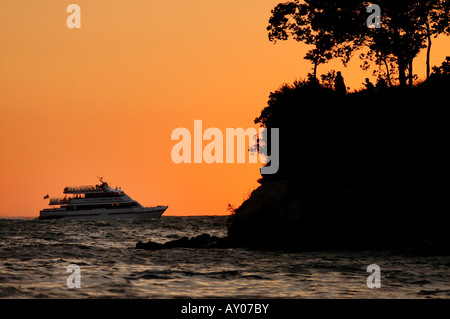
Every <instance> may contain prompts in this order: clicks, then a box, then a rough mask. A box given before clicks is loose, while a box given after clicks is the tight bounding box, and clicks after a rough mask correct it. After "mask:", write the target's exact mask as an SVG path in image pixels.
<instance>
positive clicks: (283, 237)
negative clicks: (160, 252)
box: [228, 74, 450, 253]
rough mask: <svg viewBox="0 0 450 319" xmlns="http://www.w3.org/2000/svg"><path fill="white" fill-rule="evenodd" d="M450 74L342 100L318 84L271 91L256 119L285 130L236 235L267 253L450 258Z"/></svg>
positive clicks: (238, 219)
mask: <svg viewBox="0 0 450 319" xmlns="http://www.w3.org/2000/svg"><path fill="white" fill-rule="evenodd" d="M449 89H450V78H449V76H448V75H443V74H441V75H437V74H435V75H434V76H432V77H431V78H430V79H429V80H428V81H426V82H424V83H423V84H421V85H420V86H418V87H414V88H407V89H400V88H390V89H385V90H381V91H376V92H373V93H370V94H369V93H368V92H366V91H362V92H358V93H352V94H347V95H346V96H336V94H335V93H334V92H333V91H332V90H329V89H325V88H323V87H321V86H319V85H317V84H314V83H311V82H301V83H296V84H295V85H292V86H287V85H285V86H283V87H282V88H280V89H279V90H278V91H276V92H274V93H272V94H271V96H270V99H269V102H268V106H267V107H266V108H265V109H264V110H263V111H262V112H261V116H260V117H259V118H257V119H256V120H255V122H257V123H261V124H262V125H263V126H266V127H268V128H271V127H278V128H280V169H279V171H278V173H276V174H274V175H264V176H263V177H262V178H261V179H260V183H261V186H260V187H259V188H257V189H256V190H255V191H254V192H253V193H252V194H251V196H250V198H249V199H248V200H246V201H245V202H244V203H243V204H242V205H241V206H240V207H239V208H238V209H237V210H236V213H235V215H234V216H233V221H232V224H231V226H230V228H229V231H228V237H229V238H230V239H231V240H233V242H235V243H237V244H238V245H242V246H248V247H258V248H282V249H283V248H287V249H298V250H318V249H344V250H350V249H409V248H412V249H415V250H417V249H419V250H420V249H423V250H424V251H426V252H434V251H435V252H444V253H445V252H447V253H448V251H449V246H448V244H449V243H450V236H449V233H450V232H449V231H448V227H449V220H450V218H449V215H450V205H449V194H450V193H449V191H450V170H449V166H450V157H449V154H450V152H449V150H448V148H449V147H450V143H449V137H450V123H449V120H450V117H449V115H450V112H449V108H450V105H449V102H448V90H449Z"/></svg>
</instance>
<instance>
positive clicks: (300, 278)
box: [0, 216, 450, 298]
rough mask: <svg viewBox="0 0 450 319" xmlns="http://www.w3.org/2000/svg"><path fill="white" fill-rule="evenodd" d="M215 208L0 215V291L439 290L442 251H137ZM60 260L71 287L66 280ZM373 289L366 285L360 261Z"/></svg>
mask: <svg viewBox="0 0 450 319" xmlns="http://www.w3.org/2000/svg"><path fill="white" fill-rule="evenodd" d="M226 220H227V217H224V216H207V217H167V216H163V217H161V218H160V219H154V220H139V221H138V220H136V221H133V220H104V221H63V220H51V221H38V220H28V219H0V298H449V297H450V275H449V266H450V256H432V257H423V256H411V255H407V254H404V253H400V252H395V251H389V252H371V251H364V252H329V251H327V252H312V253H311V252H308V253H290V252H282V251H270V252H267V251H256V250H249V249H244V248H239V249H189V248H182V249H181V248H180V249H168V250H159V251H146V250H137V249H135V245H136V243H137V242H138V241H143V242H147V241H148V240H152V241H154V242H160V243H163V242H166V241H169V240H173V239H177V238H181V237H183V236H188V237H192V236H196V235H199V234H202V233H209V234H211V235H215V236H225V234H226ZM69 264H76V265H78V266H79V267H80V284H81V287H80V288H73V289H69V288H68V287H67V278H68V276H70V275H71V274H72V273H71V272H67V267H68V265H69ZM370 264H377V265H378V266H380V269H381V288H378V289H369V288H368V287H367V284H366V282H367V277H368V276H369V275H370V274H369V273H368V272H367V266H368V265H370Z"/></svg>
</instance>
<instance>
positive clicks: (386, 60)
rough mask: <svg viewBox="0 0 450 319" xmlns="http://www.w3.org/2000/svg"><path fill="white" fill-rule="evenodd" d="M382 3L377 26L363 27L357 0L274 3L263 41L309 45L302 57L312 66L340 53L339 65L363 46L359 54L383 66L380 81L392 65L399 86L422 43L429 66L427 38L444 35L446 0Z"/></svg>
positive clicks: (362, 6) (362, 5) (448, 14)
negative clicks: (312, 46) (380, 18)
mask: <svg viewBox="0 0 450 319" xmlns="http://www.w3.org/2000/svg"><path fill="white" fill-rule="evenodd" d="M377 4H378V5H379V6H380V7H381V8H382V23H381V28H378V29H370V28H368V27H367V24H366V21H367V17H368V15H367V12H366V8H367V6H368V5H369V2H368V1H362V0H305V1H300V0H291V1H288V2H285V3H280V4H278V5H277V6H276V7H275V8H274V9H273V10H272V16H271V18H270V20H269V26H268V27H267V30H268V31H269V40H270V41H273V42H276V41H277V40H287V39H288V38H293V39H295V40H296V41H301V42H304V43H306V44H310V45H314V48H313V49H311V50H310V51H308V52H307V53H306V55H305V59H308V60H310V61H312V62H313V64H314V77H315V76H316V74H317V73H316V70H317V66H318V65H319V64H323V63H326V62H327V61H328V60H330V59H331V58H336V57H340V58H341V59H342V61H343V63H344V65H345V64H346V63H347V62H348V61H349V60H350V59H351V57H352V55H353V53H354V52H355V51H357V50H359V49H362V48H366V49H367V50H368V51H367V52H365V53H363V54H362V55H360V58H362V59H364V60H365V62H366V63H365V64H364V65H363V66H364V67H368V65H367V64H370V63H369V62H375V63H376V65H377V66H379V67H386V80H387V82H388V83H390V85H391V82H392V79H391V77H392V73H393V71H394V72H395V70H392V69H393V65H394V64H395V67H396V69H397V70H398V80H399V82H400V85H401V86H406V80H407V78H406V71H407V70H408V78H409V84H410V86H412V84H413V78H414V73H413V68H412V66H413V60H414V58H415V57H416V56H417V54H418V53H419V52H420V51H421V50H422V49H423V48H425V47H427V75H429V68H430V50H431V44H432V40H431V39H432V37H437V36H438V35H440V34H446V35H449V32H450V28H449V20H450V9H449V8H450V0H425V1H418V0H397V1H391V0H379V1H378V2H377Z"/></svg>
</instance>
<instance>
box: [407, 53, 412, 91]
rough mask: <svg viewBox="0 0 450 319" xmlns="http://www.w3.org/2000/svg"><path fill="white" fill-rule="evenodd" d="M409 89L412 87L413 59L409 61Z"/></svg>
mask: <svg viewBox="0 0 450 319" xmlns="http://www.w3.org/2000/svg"><path fill="white" fill-rule="evenodd" d="M408 75H409V87H412V86H413V59H411V60H409V74H408Z"/></svg>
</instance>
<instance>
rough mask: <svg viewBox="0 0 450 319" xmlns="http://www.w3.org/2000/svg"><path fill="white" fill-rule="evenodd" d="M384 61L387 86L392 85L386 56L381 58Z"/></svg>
mask: <svg viewBox="0 0 450 319" xmlns="http://www.w3.org/2000/svg"><path fill="white" fill-rule="evenodd" d="M383 61H384V65H385V66H386V76H387V80H388V83H389V87H391V86H392V82H391V72H390V71H389V65H388V64H387V61H386V58H383Z"/></svg>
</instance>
